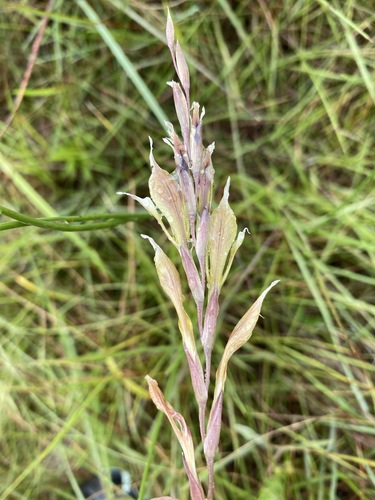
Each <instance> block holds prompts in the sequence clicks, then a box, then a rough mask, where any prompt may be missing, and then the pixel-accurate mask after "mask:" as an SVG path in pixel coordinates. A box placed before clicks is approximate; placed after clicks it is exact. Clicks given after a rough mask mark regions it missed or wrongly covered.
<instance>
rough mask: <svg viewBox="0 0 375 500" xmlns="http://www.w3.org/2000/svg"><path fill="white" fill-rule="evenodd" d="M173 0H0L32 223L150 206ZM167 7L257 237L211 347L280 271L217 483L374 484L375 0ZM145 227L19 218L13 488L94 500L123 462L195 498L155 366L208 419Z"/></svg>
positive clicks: (239, 489) (232, 379) (297, 495)
mask: <svg viewBox="0 0 375 500" xmlns="http://www.w3.org/2000/svg"><path fill="white" fill-rule="evenodd" d="M50 7H52V8H51V10H50V11H49V13H47V14H46V9H48V8H50ZM165 7H166V5H162V3H161V2H139V1H137V0H129V1H127V2H124V1H121V0H90V1H89V0H76V1H73V0H72V1H63V0H55V1H54V2H49V3H47V2H43V1H37V0H35V1H27V0H15V1H11V0H4V1H3V2H2V3H1V7H0V10H1V21H0V22H1V32H0V33H1V35H0V36H1V52H0V58H1V59H0V60H1V81H2V85H1V94H0V99H1V110H0V112H1V119H2V122H3V126H2V129H1V135H2V137H1V143H0V180H1V184H0V189H1V193H0V194H1V202H0V204H1V205H3V206H6V207H8V208H10V209H13V210H15V211H18V212H21V213H23V214H25V215H29V216H33V217H51V216H54V215H56V214H59V215H64V216H65V215H81V216H83V215H91V214H93V213H94V214H96V213H101V214H103V213H108V214H111V213H113V212H116V213H117V212H121V213H124V212H125V211H127V210H134V207H133V205H132V203H131V200H129V199H121V198H120V197H119V196H118V195H116V191H118V190H123V191H131V192H136V193H137V194H138V195H140V196H144V195H145V194H146V193H147V179H148V176H149V167H148V138H147V136H148V135H150V136H152V137H153V139H154V142H155V155H156V158H157V160H158V162H159V163H160V164H161V165H163V166H164V167H165V168H170V169H171V170H172V169H173V160H172V159H171V157H170V151H169V148H167V146H166V145H165V144H164V143H163V142H162V137H164V135H165V132H164V130H163V118H164V117H168V119H169V120H171V121H173V122H176V119H175V116H174V113H173V100H172V97H171V89H170V87H168V86H166V84H165V82H166V81H167V80H171V79H172V78H176V77H175V74H174V70H173V67H172V64H171V61H170V56H169V51H168V49H167V48H166V46H165V41H164V28H165V20H166V12H165ZM170 7H171V8H172V13H173V17H174V21H175V24H176V29H177V32H178V37H179V39H180V41H181V44H182V46H183V48H184V50H185V53H186V54H187V57H188V59H189V64H190V69H191V76H192V98H193V99H195V100H198V101H199V102H200V103H201V104H202V105H204V106H205V107H206V113H207V114H206V119H205V143H206V144H208V143H210V142H212V141H213V140H214V141H215V142H216V151H215V154H214V166H215V169H216V176H217V180H216V188H217V196H216V199H217V200H218V199H219V197H220V196H221V192H222V188H223V185H224V183H225V180H226V178H227V176H228V175H230V176H231V180H232V189H231V198H232V206H233V208H234V211H235V213H236V214H237V215H238V219H239V225H240V226H241V227H244V226H247V227H249V228H250V231H251V233H252V234H251V236H250V237H247V238H246V241H245V243H244V245H243V247H242V248H241V250H240V252H239V255H238V257H237V258H236V261H235V264H234V266H233V271H232V274H231V276H230V278H229V281H228V283H227V285H226V286H225V288H224V289H223V292H222V294H223V295H222V296H223V309H222V310H223V313H222V316H221V323H220V325H221V329H220V336H219V337H218V339H217V346H218V347H217V358H216V359H214V362H216V363H217V359H218V356H219V354H220V351H221V350H222V346H223V343H224V342H225V338H226V337H227V335H228V334H229V333H230V331H231V328H232V327H233V326H234V324H235V323H236V321H237V320H238V318H239V317H240V316H241V315H242V314H243V313H244V312H245V310H246V309H247V308H248V306H249V305H250V304H251V303H252V302H253V301H254V300H255V298H256V297H257V294H258V292H259V291H260V290H261V289H263V288H264V287H265V286H266V285H267V284H269V283H270V282H271V281H272V280H274V279H278V278H281V279H282V282H281V283H280V284H279V285H278V286H277V287H276V288H275V289H273V290H272V292H271V293H270V295H269V296H268V297H267V299H266V301H265V305H264V309H263V316H264V319H263V320H261V321H260V323H259V325H258V327H257V328H256V331H255V333H254V336H253V338H252V340H251V342H250V343H249V344H248V345H247V346H245V347H244V348H243V349H242V350H241V351H240V352H239V353H238V354H237V355H236V356H235V357H234V358H233V360H231V371H230V374H229V380H228V384H227V395H226V400H225V406H224V413H225V422H224V428H223V434H222V445H221V449H220V460H219V462H218V464H217V497H218V498H219V499H235V498H236V499H249V498H254V499H255V498H257V499H264V500H266V499H267V500H268V499H277V500H280V499H307V498H308V499H314V500H315V499H357V498H359V499H370V498H374V496H373V493H374V489H375V472H374V466H375V426H374V396H375V392H374V372H375V364H374V353H375V339H374V331H375V314H374V313H375V293H374V284H375V276H374V260H375V231H374V217H375V214H374V206H375V205H374V202H375V192H374V178H375V169H374V163H375V149H374V142H375V134H374V123H375V113H374V104H375V64H374V61H375V47H374V43H373V40H374V38H373V37H374V36H375V33H374V22H375V13H374V8H373V7H374V5H373V2H372V1H369V0H368V1H366V0H362V1H357V0H343V1H338V0H337V1H335V0H332V1H326V0H305V1H290V0H284V1H281V0H271V1H267V2H266V1H265V0H257V1H254V2H248V1H245V0H243V1H241V0H239V1H237V2H230V1H229V0H218V1H208V0H207V1H199V2H198V1H193V0H191V1H179V2H171V3H170ZM46 16H47V19H48V25H47V26H46V28H45V31H44V33H42V35H43V36H42V38H41V40H40V42H41V43H40V46H39V49H38V50H37V57H36V60H35V61H34V62H33V61H32V59H31V63H30V58H31V57H32V54H33V53H34V55H36V45H35V39H36V37H37V36H38V33H39V34H40V33H41V29H42V28H43V25H41V22H42V20H43V19H44V18H45V17H46ZM41 26H42V28H41ZM33 44H34V45H33ZM28 61H29V65H30V64H31V66H32V67H31V69H32V71H31V75H30V78H29V80H28V81H26V80H25V72H26V68H27V66H28ZM26 76H27V75H26ZM22 81H23V82H24V84H25V83H27V85H25V89H24V90H25V92H24V95H23V99H22V102H18V103H17V102H16V99H17V95H20V94H19V92H20V90H19V89H20V88H22V83H21V82H22ZM12 103H13V104H12ZM14 103H16V107H14ZM12 110H13V111H14V113H13V114H12ZM9 221H10V219H9V218H7V217H5V216H1V219H0V222H9ZM1 227H2V229H4V226H1ZM141 232H143V233H147V234H149V235H151V236H153V237H154V238H155V239H156V240H157V241H160V240H161V232H160V231H159V229H158V228H157V227H156V225H155V224H154V223H153V222H151V221H149V220H146V221H143V222H137V223H134V222H132V223H128V224H121V225H118V226H117V227H116V228H112V229H106V230H103V229H98V230H95V231H90V232H85V233H67V232H59V231H53V230H48V229H41V228H36V227H23V228H14V229H11V230H10V229H9V230H7V231H5V230H4V231H2V232H1V233H0V234H1V239H0V305H1V309H0V330H1V336H0V354H1V358H0V359H1V361H0V363H1V367H0V369H1V379H0V383H1V387H0V398H1V403H0V405H1V412H0V425H1V428H0V435H1V436H2V438H1V445H0V467H1V472H0V473H1V481H0V484H1V489H2V493H1V496H0V498H8V497H9V498H35V499H36V498H38V499H39V498H48V499H55V498H56V499H57V498H66V499H71V498H80V496H79V495H80V493H79V488H78V484H79V483H80V482H81V481H82V480H83V479H84V478H85V477H87V476H89V475H90V474H100V475H101V477H102V479H103V481H105V478H106V477H105V470H106V469H107V467H109V466H113V465H115V466H120V467H123V468H125V469H127V470H129V471H130V472H131V474H132V478H133V481H134V485H135V486H137V487H138V488H141V489H142V492H143V494H147V495H154V496H156V495H158V494H162V493H164V494H174V495H176V496H178V498H180V499H181V500H183V499H184V498H187V488H186V484H185V483H186V481H185V475H184V472H183V471H182V470H181V468H180V465H181V458H180V450H179V448H178V445H177V443H176V440H175V439H174V437H173V436H172V435H171V432H170V429H169V427H168V425H167V423H166V420H165V418H164V417H163V416H162V415H161V414H158V413H157V411H156V409H155V408H154V406H153V405H152V403H151V402H150V401H149V399H148V395H147V392H146V383H145V381H144V376H145V375H146V374H147V373H150V375H152V376H153V377H155V378H157V379H158V381H159V382H160V384H161V386H162V387H163V389H165V391H166V394H167V395H168V398H169V399H170V401H171V402H172V403H173V405H174V406H176V407H177V408H180V409H181V411H182V413H183V414H184V415H185V416H186V418H187V420H188V421H191V420H193V421H196V420H197V415H196V410H195V408H194V406H193V404H192V392H191V388H190V383H189V377H188V374H187V368H186V364H185V362H184V359H183V353H182V350H181V345H180V337H179V334H178V333H177V329H176V318H175V314H174V311H173V309H172V308H171V307H170V304H169V303H168V302H167V301H166V299H165V297H164V296H163V294H162V292H161V290H160V288H159V285H158V283H157V279H156V273H155V270H154V267H153V260H152V259H153V255H152V254H153V251H152V249H151V247H150V245H148V244H147V242H145V241H144V240H142V239H141V237H140V236H139V233H141ZM171 255H172V256H174V254H173V251H172V249H171ZM195 432H197V429H195ZM106 484H108V482H107V483H106ZM108 494H109V493H108Z"/></svg>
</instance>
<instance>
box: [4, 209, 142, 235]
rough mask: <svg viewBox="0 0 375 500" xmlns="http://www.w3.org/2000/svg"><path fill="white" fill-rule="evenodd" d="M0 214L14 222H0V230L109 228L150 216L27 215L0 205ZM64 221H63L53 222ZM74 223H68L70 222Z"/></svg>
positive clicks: (135, 213)
mask: <svg viewBox="0 0 375 500" xmlns="http://www.w3.org/2000/svg"><path fill="white" fill-rule="evenodd" d="M0 214H2V215H5V216H7V217H10V218H11V219H13V220H14V221H16V222H3V223H0V231H5V230H8V229H15V228H17V227H24V226H36V227H40V228H42V229H49V230H52V231H68V232H77V231H94V230H97V229H109V228H112V227H116V226H119V225H120V224H124V223H125V222H131V221H135V222H137V221H141V220H145V219H148V218H149V217H150V216H149V214H148V213H147V212H134V213H130V212H126V213H115V214H92V215H82V216H80V215H68V216H61V217H38V218H35V217H30V216H28V215H23V214H20V213H19V212H15V211H14V210H10V209H9V208H6V207H3V206H1V205H0ZM54 221H64V222H54ZM85 221H100V222H91V223H90V222H85ZM72 222H73V223H75V224H70V223H72Z"/></svg>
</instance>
